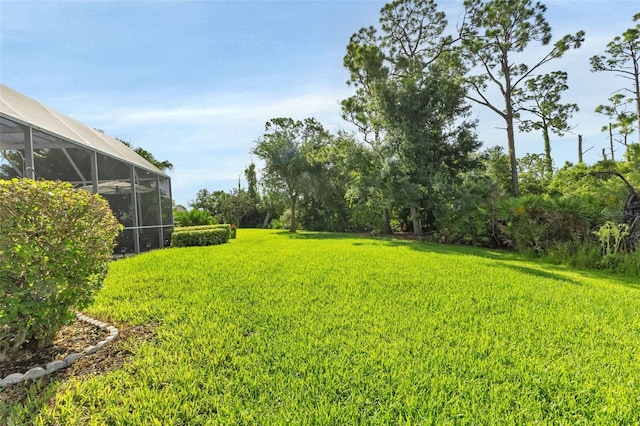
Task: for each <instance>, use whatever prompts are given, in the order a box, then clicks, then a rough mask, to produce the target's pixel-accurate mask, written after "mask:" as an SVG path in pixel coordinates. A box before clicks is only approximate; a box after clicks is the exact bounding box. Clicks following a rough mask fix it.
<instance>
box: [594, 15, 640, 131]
mask: <svg viewBox="0 0 640 426" xmlns="http://www.w3.org/2000/svg"><path fill="white" fill-rule="evenodd" d="M633 22H637V24H636V26H635V28H629V29H627V30H626V31H625V32H623V33H622V36H617V37H615V38H614V39H613V40H612V41H610V42H609V43H608V44H607V48H606V49H605V53H606V55H596V56H593V57H592V58H591V71H596V72H597V71H608V72H614V73H616V74H617V75H619V76H620V77H623V78H625V79H627V80H631V85H632V87H633V89H629V88H625V90H626V91H628V92H631V93H632V94H633V99H634V100H635V104H636V113H635V116H636V120H637V128H638V134H639V136H640V13H637V14H635V15H634V16H633ZM638 142H640V139H638Z"/></svg>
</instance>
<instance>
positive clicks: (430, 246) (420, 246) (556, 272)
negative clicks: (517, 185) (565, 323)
mask: <svg viewBox="0 0 640 426" xmlns="http://www.w3.org/2000/svg"><path fill="white" fill-rule="evenodd" d="M276 234H277V235H280V236H282V237H287V238H289V239H298V240H357V241H354V242H353V243H352V244H353V245H354V246H366V245H383V246H388V247H403V248H406V249H409V250H414V251H419V252H423V253H437V254H445V255H451V256H474V257H479V258H482V259H488V260H495V261H499V262H500V263H499V264H496V266H499V267H502V268H510V269H513V270H515V271H518V272H521V273H524V274H527V275H530V276H532V277H540V278H550V279H555V280H559V281H562V282H567V283H571V284H575V285H582V283H580V282H579V281H577V280H575V279H572V278H571V277H568V276H566V273H572V274H579V275H580V276H584V277H585V278H591V279H595V280H598V279H603V280H604V279H611V278H613V279H615V280H616V281H617V282H619V283H621V284H622V285H624V286H626V287H629V288H633V289H635V290H640V283H639V282H638V277H630V276H625V275H620V274H611V273H606V272H603V271H598V270H585V269H574V268H571V267H570V266H566V265H556V264H553V263H549V262H544V261H542V260H540V259H535V258H531V257H528V256H524V255H521V254H518V253H514V252H509V251H504V250H498V249H487V248H480V247H472V246H454V245H447V244H439V243H434V242H428V241H423V240H412V239H403V238H402V237H400V238H399V237H397V236H372V235H370V234H359V233H346V232H345V233H340V232H313V231H298V232H296V233H291V232H288V231H279V232H277V233H276ZM521 262H529V263H534V264H535V265H536V267H529V266H524V265H522V264H521Z"/></svg>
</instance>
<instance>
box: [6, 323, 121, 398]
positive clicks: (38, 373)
mask: <svg viewBox="0 0 640 426" xmlns="http://www.w3.org/2000/svg"><path fill="white" fill-rule="evenodd" d="M76 318H77V319H78V320H80V321H83V322H86V323H88V324H91V325H93V326H96V327H98V328H100V329H102V330H106V331H108V332H109V336H108V337H107V338H106V339H104V340H101V341H99V342H98V343H96V344H95V345H91V346H87V347H86V348H84V350H83V351H82V352H74V353H72V354H69V355H67V356H66V357H65V359H64V360H57V361H51V362H49V363H47V365H46V366H45V367H44V368H43V367H33V368H31V369H29V370H28V371H27V372H26V373H13V374H9V375H8V376H7V377H5V378H4V379H0V389H1V388H4V387H5V386H8V385H13V384H16V383H20V382H24V381H27V380H31V379H37V378H40V377H42V376H46V375H47V374H51V373H55V372H56V371H58V370H61V369H63V368H67V367H69V366H70V365H71V364H73V363H74V362H76V361H77V360H78V359H80V358H82V357H83V356H85V355H91V354H93V353H95V352H97V351H98V350H100V349H102V348H103V347H104V346H106V345H108V344H109V343H111V342H113V341H114V340H115V339H116V338H117V337H118V334H119V333H120V331H119V330H118V329H117V328H115V327H113V326H110V325H108V324H105V323H103V322H101V321H98V320H96V319H93V318H90V317H88V316H86V315H84V314H81V313H80V312H77V313H76Z"/></svg>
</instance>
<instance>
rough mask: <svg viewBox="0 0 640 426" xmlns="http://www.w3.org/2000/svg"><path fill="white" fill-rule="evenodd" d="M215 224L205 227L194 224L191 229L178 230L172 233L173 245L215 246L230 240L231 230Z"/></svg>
mask: <svg viewBox="0 0 640 426" xmlns="http://www.w3.org/2000/svg"><path fill="white" fill-rule="evenodd" d="M213 226H215V225H213ZM213 226H209V227H206V228H205V229H195V228H202V227H200V226H193V227H189V229H184V230H182V229H181V230H176V231H174V232H173V234H172V235H171V247H192V246H213V245H216V244H224V243H226V242H228V241H229V230H228V229H225V228H219V227H215V228H214V227H213Z"/></svg>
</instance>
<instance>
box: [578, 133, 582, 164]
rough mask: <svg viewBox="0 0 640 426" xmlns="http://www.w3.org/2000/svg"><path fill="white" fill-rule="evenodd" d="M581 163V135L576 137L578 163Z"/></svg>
mask: <svg viewBox="0 0 640 426" xmlns="http://www.w3.org/2000/svg"><path fill="white" fill-rule="evenodd" d="M582 162H583V161H582V135H578V163H582Z"/></svg>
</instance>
